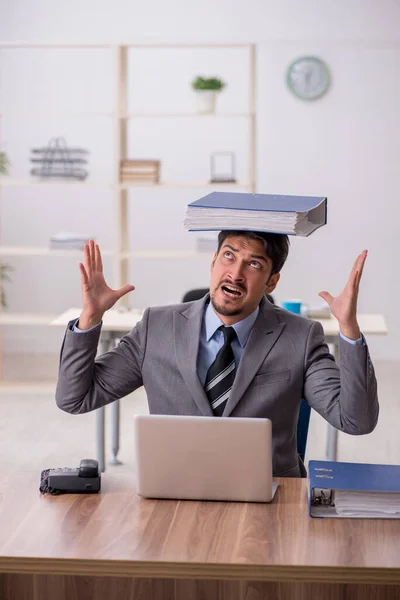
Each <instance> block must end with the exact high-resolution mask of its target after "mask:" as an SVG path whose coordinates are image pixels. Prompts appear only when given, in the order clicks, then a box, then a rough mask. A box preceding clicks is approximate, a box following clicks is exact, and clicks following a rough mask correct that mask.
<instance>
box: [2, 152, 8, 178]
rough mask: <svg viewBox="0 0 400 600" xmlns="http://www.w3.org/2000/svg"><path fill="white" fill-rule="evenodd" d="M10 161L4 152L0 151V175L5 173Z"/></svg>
mask: <svg viewBox="0 0 400 600" xmlns="http://www.w3.org/2000/svg"><path fill="white" fill-rule="evenodd" d="M9 166H10V162H9V160H8V156H7V154H6V153H5V152H0V175H7V173H8V167H9Z"/></svg>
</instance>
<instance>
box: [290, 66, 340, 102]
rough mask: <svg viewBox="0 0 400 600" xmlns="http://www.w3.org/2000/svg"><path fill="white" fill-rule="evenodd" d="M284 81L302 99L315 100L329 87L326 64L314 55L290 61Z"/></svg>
mask: <svg viewBox="0 0 400 600" xmlns="http://www.w3.org/2000/svg"><path fill="white" fill-rule="evenodd" d="M286 81H287V84H288V86H289V88H290V90H291V91H292V92H293V93H294V94H295V95H296V96H297V97H298V98H302V99H303V100H315V99H316V98H320V97H321V96H323V95H324V94H325V92H326V91H327V90H328V88H329V83H330V74H329V69H328V67H327V65H326V64H325V63H324V61H323V60H321V59H320V58H317V57H316V56H301V57H300V58H297V59H296V60H294V61H293V62H291V63H290V65H289V67H288V70H287V75H286Z"/></svg>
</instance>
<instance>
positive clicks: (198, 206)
mask: <svg viewBox="0 0 400 600" xmlns="http://www.w3.org/2000/svg"><path fill="white" fill-rule="evenodd" d="M326 218H327V198H326V197H323V196H281V195H272V194H248V193H247V194H245V193H237V192H212V193H211V194H208V195H207V196H204V197H203V198H199V199H198V200H195V201H194V202H191V203H190V204H189V205H188V206H187V208H186V214H185V220H184V226H185V227H186V229H189V230H190V231H221V230H223V229H237V230H243V231H269V232H271V233H286V234H289V235H299V236H308V235H310V234H311V233H312V232H313V231H315V230H316V229H318V227H321V226H322V225H325V223H326Z"/></svg>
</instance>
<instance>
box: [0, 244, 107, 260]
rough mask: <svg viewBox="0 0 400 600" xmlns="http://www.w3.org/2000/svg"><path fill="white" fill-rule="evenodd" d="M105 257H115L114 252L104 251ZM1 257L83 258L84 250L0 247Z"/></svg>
mask: <svg viewBox="0 0 400 600" xmlns="http://www.w3.org/2000/svg"><path fill="white" fill-rule="evenodd" d="M101 253H102V255H103V256H111V255H113V251H112V250H102V251H101ZM0 256H59V257H72V258H74V257H82V256H83V251H82V250H53V249H52V248H46V247H45V246H0Z"/></svg>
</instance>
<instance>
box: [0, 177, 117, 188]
mask: <svg viewBox="0 0 400 600" xmlns="http://www.w3.org/2000/svg"><path fill="white" fill-rule="evenodd" d="M40 185H44V186H48V187H50V186H71V187H85V186H86V187H91V186H96V187H112V186H113V185H114V184H113V182H112V181H95V180H90V179H89V180H87V181H68V180H66V179H56V178H54V179H50V178H48V179H46V180H37V181H36V180H35V179H11V178H9V177H0V188H1V187H38V186H40Z"/></svg>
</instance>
